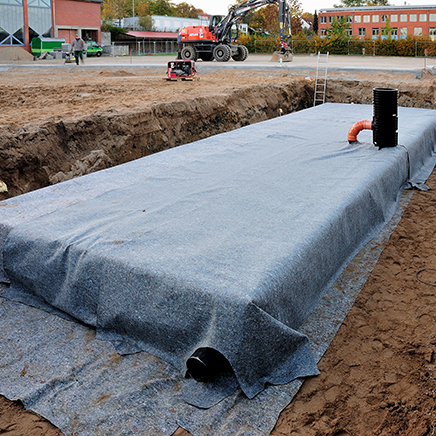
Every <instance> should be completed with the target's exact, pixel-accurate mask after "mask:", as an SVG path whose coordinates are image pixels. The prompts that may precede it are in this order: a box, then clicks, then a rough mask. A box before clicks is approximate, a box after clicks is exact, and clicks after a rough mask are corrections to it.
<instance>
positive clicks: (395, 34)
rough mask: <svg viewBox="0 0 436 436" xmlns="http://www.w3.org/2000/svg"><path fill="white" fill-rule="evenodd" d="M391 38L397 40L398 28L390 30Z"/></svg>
mask: <svg viewBox="0 0 436 436" xmlns="http://www.w3.org/2000/svg"><path fill="white" fill-rule="evenodd" d="M391 37H392V38H398V27H393V28H392V30H391Z"/></svg>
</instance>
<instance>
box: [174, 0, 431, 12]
mask: <svg viewBox="0 0 436 436" xmlns="http://www.w3.org/2000/svg"><path fill="white" fill-rule="evenodd" d="M182 1H185V2H186V3H188V4H191V5H193V6H195V7H196V8H200V9H203V11H204V12H206V13H208V14H211V15H227V11H228V7H229V5H231V4H233V3H234V1H232V0H173V3H175V4H177V3H180V2H182ZM300 3H301V6H302V9H303V12H310V13H312V14H313V13H314V11H315V10H317V11H318V10H319V9H324V8H332V7H333V4H339V3H340V0H300ZM389 3H390V4H391V5H392V6H400V5H404V4H405V2H404V1H401V0H390V1H389ZM407 4H408V5H434V4H435V0H407Z"/></svg>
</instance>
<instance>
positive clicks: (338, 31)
mask: <svg viewBox="0 0 436 436" xmlns="http://www.w3.org/2000/svg"><path fill="white" fill-rule="evenodd" d="M349 28H350V23H348V21H347V17H342V18H336V17H335V18H334V19H333V22H332V23H331V26H330V27H329V29H328V35H329V37H334V38H337V39H348V38H349V36H348V32H347V29H349Z"/></svg>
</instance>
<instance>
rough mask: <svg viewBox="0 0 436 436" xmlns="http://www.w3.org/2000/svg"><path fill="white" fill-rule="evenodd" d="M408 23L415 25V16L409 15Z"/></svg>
mask: <svg viewBox="0 0 436 436" xmlns="http://www.w3.org/2000/svg"><path fill="white" fill-rule="evenodd" d="M409 21H410V22H412V23H415V22H416V14H410V15H409Z"/></svg>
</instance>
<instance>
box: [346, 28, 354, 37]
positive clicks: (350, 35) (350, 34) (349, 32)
mask: <svg viewBox="0 0 436 436" xmlns="http://www.w3.org/2000/svg"><path fill="white" fill-rule="evenodd" d="M345 30H346V32H347V35H348V36H349V37H350V38H351V37H352V36H353V31H352V30H351V29H345Z"/></svg>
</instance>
